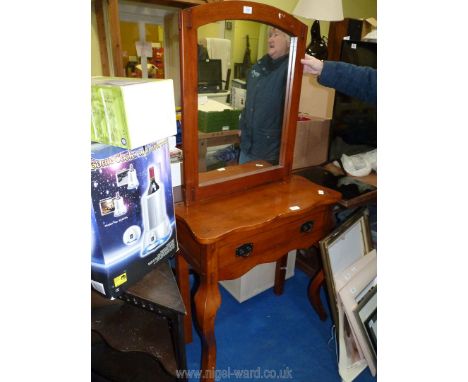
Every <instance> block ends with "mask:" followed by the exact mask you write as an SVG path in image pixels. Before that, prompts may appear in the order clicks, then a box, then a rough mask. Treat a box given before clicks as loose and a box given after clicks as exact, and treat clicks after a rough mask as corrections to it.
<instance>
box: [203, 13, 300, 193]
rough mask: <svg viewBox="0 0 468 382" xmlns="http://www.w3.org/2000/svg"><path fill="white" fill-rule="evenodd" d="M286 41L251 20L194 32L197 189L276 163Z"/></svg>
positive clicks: (287, 38) (287, 52) (287, 54)
mask: <svg viewBox="0 0 468 382" xmlns="http://www.w3.org/2000/svg"><path fill="white" fill-rule="evenodd" d="M290 42H291V38H290V36H289V35H288V34H287V33H285V32H282V31H281V30H279V29H276V28H274V27H272V26H270V25H268V24H265V23H260V22H256V21H250V20H221V21H218V22H215V23H209V24H206V25H202V26H200V27H199V28H198V29H197V52H198V60H197V74H198V84H197V89H198V135H199V145H198V149H199V152H198V154H199V168H198V170H199V172H200V174H199V185H200V186H204V185H211V184H215V183H217V182H224V181H226V180H231V179H235V178H238V177H243V176H245V175H247V174H252V173H260V172H264V171H269V170H270V169H271V168H272V166H277V165H278V164H279V156H280V147H281V133H282V128H283V116H284V108H285V105H284V102H285V93H286V84H287V78H288V68H289V57H290V45H291V44H290ZM241 132H242V134H241ZM239 165H241V166H239Z"/></svg>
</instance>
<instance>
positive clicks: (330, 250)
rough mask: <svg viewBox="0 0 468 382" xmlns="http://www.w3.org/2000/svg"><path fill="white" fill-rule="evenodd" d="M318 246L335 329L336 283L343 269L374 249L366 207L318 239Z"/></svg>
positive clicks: (336, 313) (336, 318)
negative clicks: (321, 238)
mask: <svg viewBox="0 0 468 382" xmlns="http://www.w3.org/2000/svg"><path fill="white" fill-rule="evenodd" d="M319 245H320V254H321V257H322V264H323V271H324V275H325V282H326V286H327V295H328V300H329V306H330V311H331V314H332V319H333V321H334V323H335V327H336V328H338V327H339V325H338V308H337V293H338V290H337V288H336V282H335V280H336V279H337V278H338V277H339V276H341V273H342V272H343V271H344V270H346V269H347V268H348V267H349V266H351V265H352V264H353V263H355V262H356V261H357V260H359V259H360V258H361V257H363V256H365V255H366V254H368V253H369V252H370V251H371V250H372V249H373V245H372V238H371V233H370V225H369V211H368V210H367V208H365V207H361V208H359V209H358V210H356V211H355V212H354V213H353V214H352V215H351V216H350V217H349V218H348V219H347V220H345V221H344V222H343V223H342V224H341V225H340V226H339V227H338V228H336V229H335V230H334V231H333V232H332V233H331V234H329V235H328V236H327V237H325V238H324V239H323V240H321V241H320V242H319Z"/></svg>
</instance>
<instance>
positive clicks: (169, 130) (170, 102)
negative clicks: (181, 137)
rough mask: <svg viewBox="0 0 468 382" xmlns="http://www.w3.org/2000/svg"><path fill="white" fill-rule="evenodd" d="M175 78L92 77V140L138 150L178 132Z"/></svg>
mask: <svg viewBox="0 0 468 382" xmlns="http://www.w3.org/2000/svg"><path fill="white" fill-rule="evenodd" d="M175 110H176V109H175V103H174V87H173V83H172V80H170V79H168V80H148V79H130V78H118V77H93V78H92V81H91V111H92V114H91V116H92V118H91V140H92V141H93V142H99V143H104V144H106V145H111V146H117V147H122V148H125V149H135V148H138V147H141V146H144V145H146V144H148V143H151V142H155V141H157V140H159V139H164V138H166V137H169V136H172V135H176V134H177V123H176V111H175Z"/></svg>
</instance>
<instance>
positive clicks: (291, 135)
mask: <svg viewBox="0 0 468 382" xmlns="http://www.w3.org/2000/svg"><path fill="white" fill-rule="evenodd" d="M221 20H249V21H257V22H262V23H265V24H269V25H272V26H274V27H276V28H279V29H281V30H283V31H284V32H286V33H288V34H289V35H290V36H291V47H290V59H289V66H288V76H287V83H286V96H285V106H284V117H283V127H282V145H281V149H280V159H279V165H278V166H273V167H271V168H265V169H262V170H259V171H256V172H252V170H246V174H245V175H244V176H242V177H234V178H231V179H226V180H223V181H221V182H217V183H213V182H212V183H209V184H206V185H200V183H199V172H198V78H197V77H198V72H197V65H196V64H195V63H196V62H197V57H198V50H197V43H198V41H197V29H198V27H200V26H202V25H205V24H209V23H213V22H216V21H221ZM179 25H180V60H181V61H180V63H181V94H182V129H183V130H182V147H183V152H184V161H183V185H182V187H183V196H184V201H185V204H186V205H189V204H192V203H194V202H197V201H201V200H205V199H209V198H213V197H216V196H220V195H226V194H229V193H233V192H238V191H240V190H244V189H247V188H251V187H255V186H259V185H261V184H265V183H269V182H274V181H283V180H286V179H288V178H289V177H290V176H291V168H292V161H293V153H294V141H295V136H296V125H297V115H298V109H299V97H300V92H301V80H302V69H303V68H302V64H301V62H300V59H301V58H302V57H304V53H305V45H306V36H307V26H306V25H305V24H303V23H302V22H301V21H299V20H298V19H296V18H295V17H294V16H292V15H290V14H288V13H287V12H284V11H282V10H280V9H278V8H276V7H272V6H268V5H265V4H261V3H255V2H248V1H222V2H215V3H209V4H204V5H199V6H196V7H192V8H188V9H184V10H181V11H180V14H179ZM194 61H195V63H194ZM241 166H245V165H241ZM247 167H248V166H247ZM250 168H252V167H251V166H250Z"/></svg>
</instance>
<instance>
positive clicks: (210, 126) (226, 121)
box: [198, 110, 241, 133]
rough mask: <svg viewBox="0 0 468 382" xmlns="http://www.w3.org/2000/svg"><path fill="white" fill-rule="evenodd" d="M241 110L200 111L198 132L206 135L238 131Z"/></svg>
mask: <svg viewBox="0 0 468 382" xmlns="http://www.w3.org/2000/svg"><path fill="white" fill-rule="evenodd" d="M240 113H241V110H223V111H200V110H199V111H198V130H199V131H202V132H204V133H214V132H216V131H228V130H237V129H238V128H239V115H240Z"/></svg>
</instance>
